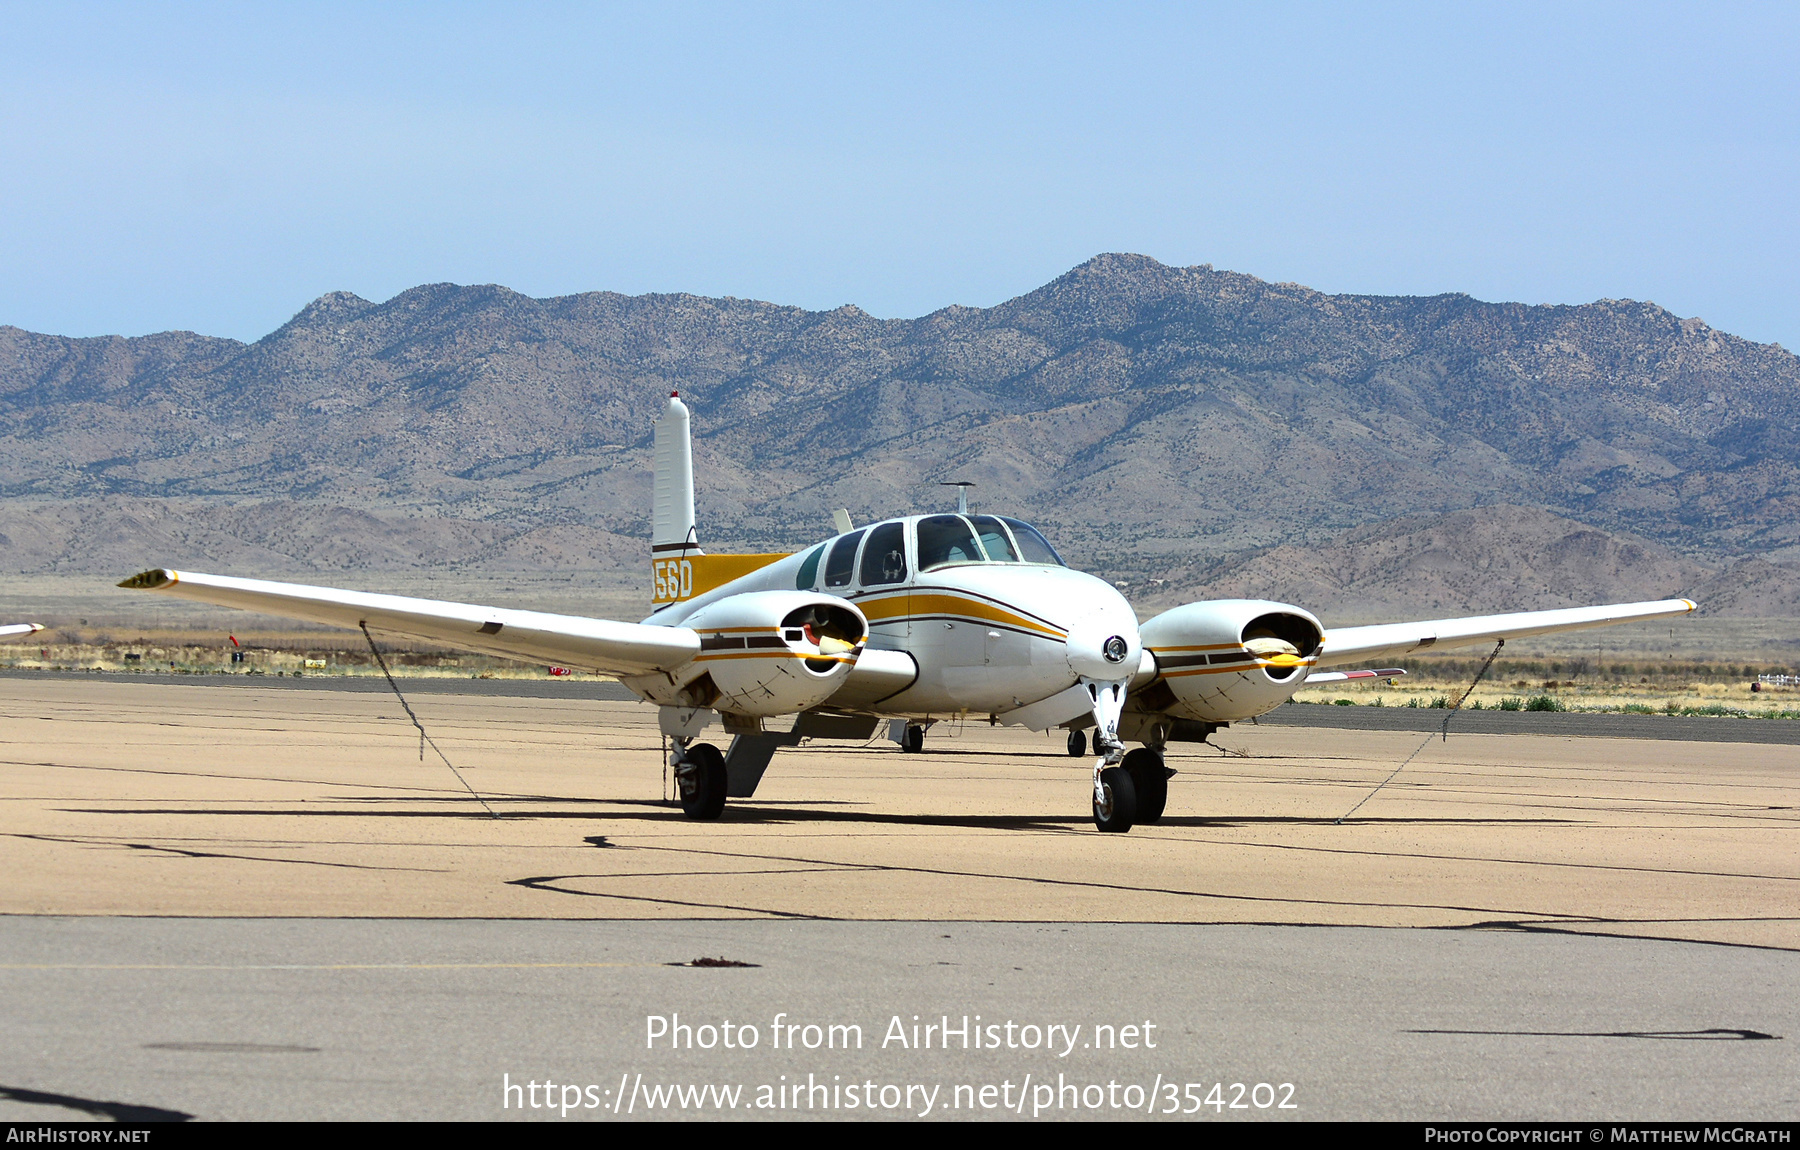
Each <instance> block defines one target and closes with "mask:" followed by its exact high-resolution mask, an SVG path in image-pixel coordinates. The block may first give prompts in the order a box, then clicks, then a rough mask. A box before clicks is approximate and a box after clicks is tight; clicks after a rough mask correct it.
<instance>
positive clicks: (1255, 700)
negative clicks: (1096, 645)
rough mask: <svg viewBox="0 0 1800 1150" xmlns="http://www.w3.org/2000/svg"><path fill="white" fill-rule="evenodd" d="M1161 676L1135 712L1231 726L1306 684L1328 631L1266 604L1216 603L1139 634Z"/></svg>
mask: <svg viewBox="0 0 1800 1150" xmlns="http://www.w3.org/2000/svg"><path fill="white" fill-rule="evenodd" d="M1138 630H1139V632H1140V633H1141V634H1142V635H1143V638H1144V646H1145V647H1146V648H1147V649H1148V650H1149V651H1150V652H1151V654H1152V655H1153V656H1154V657H1155V659H1156V669H1157V672H1158V677H1157V679H1156V681H1155V682H1154V683H1152V684H1151V685H1150V686H1149V687H1147V688H1145V689H1144V690H1142V691H1139V692H1138V693H1137V694H1136V695H1135V697H1134V703H1135V705H1136V706H1137V707H1139V708H1141V709H1143V710H1145V711H1160V712H1162V713H1164V714H1167V715H1170V716H1173V717H1174V718H1177V719H1192V720H1198V721H1200V722H1210V723H1227V722H1233V721H1235V720H1238V719H1248V718H1251V717H1253V716H1255V715H1260V714H1262V713H1264V712H1265V711H1272V710H1274V709H1275V708H1276V707H1279V706H1280V705H1281V704H1283V703H1285V702H1287V701H1288V699H1289V698H1290V697H1292V696H1293V694H1294V692H1295V691H1297V690H1299V689H1300V686H1301V684H1303V683H1305V682H1306V669H1307V668H1308V667H1310V666H1312V663H1313V659H1314V658H1315V657H1316V656H1317V655H1318V653H1319V643H1320V641H1321V640H1322V639H1323V638H1324V635H1325V628H1324V626H1323V625H1322V624H1320V622H1319V620H1318V619H1317V618H1315V617H1314V616H1313V614H1312V612H1310V611H1306V610H1303V609H1301V608H1299V607H1293V606H1289V605H1288V604H1286V603H1271V602H1269V601H1268V600H1266V599H1213V600H1209V601H1206V602H1201V603H1189V604H1187V605H1185V606H1182V607H1176V608H1174V609H1173V610H1169V611H1164V612H1163V613H1162V614H1160V615H1158V616H1157V617H1156V618H1154V619H1151V620H1150V621H1149V622H1147V623H1145V624H1143V625H1142V626H1141V627H1139V628H1138Z"/></svg>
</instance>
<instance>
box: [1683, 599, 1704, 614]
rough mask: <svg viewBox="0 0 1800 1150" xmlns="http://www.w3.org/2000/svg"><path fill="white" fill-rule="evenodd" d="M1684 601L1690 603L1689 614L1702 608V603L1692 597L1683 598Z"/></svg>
mask: <svg viewBox="0 0 1800 1150" xmlns="http://www.w3.org/2000/svg"><path fill="white" fill-rule="evenodd" d="M1682 602H1683V603H1686V604H1687V605H1688V614H1690V615H1692V614H1693V613H1694V612H1695V611H1698V610H1699V609H1700V604H1698V603H1696V602H1694V601H1693V600H1692V599H1683V600H1682Z"/></svg>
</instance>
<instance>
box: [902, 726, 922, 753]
mask: <svg viewBox="0 0 1800 1150" xmlns="http://www.w3.org/2000/svg"><path fill="white" fill-rule="evenodd" d="M900 749H901V750H903V751H905V752H906V753H907V754H909V755H916V754H918V753H919V752H920V751H923V750H924V749H925V728H924V727H922V726H920V725H919V724H918V723H908V724H906V730H905V732H904V733H903V734H901V736H900Z"/></svg>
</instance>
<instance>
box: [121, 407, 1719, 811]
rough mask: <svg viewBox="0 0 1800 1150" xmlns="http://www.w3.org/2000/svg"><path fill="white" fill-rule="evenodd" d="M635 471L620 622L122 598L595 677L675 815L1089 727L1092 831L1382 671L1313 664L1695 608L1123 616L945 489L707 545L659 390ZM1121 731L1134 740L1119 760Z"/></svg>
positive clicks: (222, 599)
mask: <svg viewBox="0 0 1800 1150" xmlns="http://www.w3.org/2000/svg"><path fill="white" fill-rule="evenodd" d="M655 468H656V475H655V497H654V534H653V539H652V548H651V550H652V565H651V566H652V571H653V573H654V580H653V581H654V594H653V603H654V610H653V611H652V612H651V615H650V617H649V618H648V619H646V620H645V621H644V622H642V623H616V622H612V621H610V620H605V619H589V618H583V617H580V616H573V615H552V614H545V613H542V612H538V611H515V610H508V609H506V608H500V607H482V606H476V605H472V604H465V603H446V602H439V601H435V600H430V599H412V598H405V597H401V596H395V595H372V594H365V593H362V592H357V591H339V590H334V589H331V588H325V587H308V586H302V585H299V584H293V583H271V582H265V581H262V580H256V579H234V578H228V577H225V576H220V575H200V574H194V573H191V572H186V571H179V572H178V571H169V570H154V571H146V572H144V573H143V574H141V575H136V576H133V577H132V578H130V579H127V580H125V581H124V582H123V583H121V584H120V586H122V587H130V588H137V589H140V590H145V591H155V592H157V593H159V594H163V595H175V596H179V597H181V598H185V599H195V600H199V601H200V602H203V603H213V604H218V605H221V606H227V607H241V608H244V609H246V610H251V611H261V612H264V613H267V614H271V615H281V616H286V617H289V618H294V619H305V620H310V621H312V622H316V623H326V624H332V625H336V626H342V627H347V628H352V629H356V628H362V627H366V628H368V629H371V630H378V631H387V632H394V633H397V634H401V635H406V636H410V637H412V638H416V639H425V640H429V641H432V642H440V643H446V644H449V645H452V646H455V647H459V648H462V649H465V650H470V651H478V652H483V653H486V654H491V655H500V656H505V657H508V658H514V659H521V660H525V661H529V662H540V663H542V662H553V663H559V664H563V665H566V666H570V667H579V668H583V669H586V670H591V671H593V672H594V673H596V674H600V675H607V676H612V677H615V678H617V679H618V680H619V681H620V682H622V683H624V684H625V686H626V687H628V688H630V689H631V690H632V691H633V692H634V693H636V694H637V695H638V696H639V697H641V698H643V699H645V700H647V701H649V702H652V703H655V704H656V705H657V706H658V708H659V710H658V715H659V719H660V723H661V728H662V731H663V733H664V734H665V735H667V736H669V738H670V740H671V741H672V745H673V747H674V751H673V760H674V762H673V766H674V771H675V777H676V779H677V781H678V783H679V790H680V794H681V805H682V808H683V810H685V811H686V812H687V814H688V815H689V816H690V817H692V818H696V819H713V818H717V817H719V815H720V813H721V812H722V811H723V809H724V806H725V800H726V799H727V798H749V797H750V796H751V795H753V794H754V793H755V791H756V786H757V783H758V782H759V781H760V780H761V778H762V775H763V772H764V771H765V770H766V769H767V767H768V765H769V760H770V758H771V757H772V756H773V755H774V752H775V750H776V748H777V747H781V746H792V745H794V744H795V743H798V742H799V741H800V740H801V739H803V738H838V739H855V740H865V739H868V738H870V737H871V736H872V735H874V733H875V731H876V729H877V727H878V725H879V723H880V722H881V721H882V720H884V719H886V720H888V721H889V723H890V726H889V734H890V736H891V737H893V738H895V740H896V741H898V742H899V743H900V744H901V746H902V747H903V748H904V749H906V750H908V751H918V750H919V749H920V748H921V746H922V745H923V741H924V736H925V731H926V729H927V728H929V727H930V726H931V725H932V724H933V723H934V722H940V721H943V720H945V719H952V718H963V717H966V716H971V715H974V716H983V717H986V718H987V719H988V720H989V721H990V722H994V723H1005V724H1014V725H1017V726H1021V727H1026V728H1029V729H1031V730H1034V731H1047V730H1049V729H1050V728H1052V727H1058V726H1060V727H1065V728H1067V729H1068V730H1069V751H1070V754H1071V755H1083V754H1085V753H1086V747H1087V736H1086V732H1087V731H1088V730H1089V729H1092V731H1093V749H1094V753H1095V754H1096V755H1097V756H1098V760H1097V761H1096V762H1095V763H1094V767H1093V780H1092V781H1093V788H1092V789H1093V808H1094V825H1095V826H1097V827H1099V829H1101V830H1103V831H1126V830H1130V829H1131V826H1132V824H1133V823H1154V822H1156V821H1157V819H1159V818H1160V817H1161V816H1162V812H1163V805H1164V802H1165V800H1166V799H1167V797H1168V778H1169V776H1170V775H1171V774H1172V773H1173V772H1172V771H1170V770H1168V769H1167V768H1165V767H1164V766H1163V755H1162V751H1163V748H1164V747H1166V746H1167V744H1168V743H1169V742H1170V741H1171V740H1191V741H1203V740H1205V739H1206V737H1207V736H1209V735H1210V734H1212V732H1214V731H1216V730H1218V729H1219V728H1220V727H1223V726H1225V725H1227V724H1229V723H1232V722H1236V721H1239V720H1243V719H1249V718H1252V717H1254V716H1256V715H1260V714H1263V713H1264V712H1266V711H1270V710H1273V709H1274V708H1276V707H1278V706H1280V705H1281V704H1282V703H1285V702H1287V700H1288V698H1289V697H1290V696H1292V695H1293V694H1294V692H1295V691H1296V690H1297V689H1299V687H1300V686H1301V685H1302V684H1304V683H1306V682H1309V681H1310V682H1318V681H1320V680H1329V679H1342V678H1347V677H1364V676H1373V675H1376V674H1381V675H1391V674H1399V673H1400V672H1397V671H1382V672H1376V671H1360V672H1359V671H1351V672H1331V671H1322V670H1314V669H1315V668H1324V667H1334V666H1342V665H1344V664H1349V663H1360V662H1366V661H1369V660H1372V659H1377V658H1384V657H1391V656H1393V655H1398V654H1403V653H1407V652H1411V651H1418V650H1421V649H1424V648H1427V647H1431V648H1442V647H1452V646H1463V645H1467V644H1473V643H1492V642H1494V641H1496V640H1498V639H1514V638H1519V637H1523V636H1527V635H1542V634H1547V633H1549V632H1552V631H1573V630H1578V629H1581V628H1587V627H1601V626H1606V625H1608V624H1612V623H1623V622H1627V621H1630V620H1639V619H1658V618H1662V617H1664V616H1670V615H1685V614H1687V613H1688V612H1691V611H1693V610H1694V607H1695V604H1694V603H1693V602H1692V601H1690V600H1687V599H1667V600H1663V601H1661V602H1656V603H1626V604H1621V605H1617V606H1610V607H1580V608H1574V609H1572V610H1562V611H1528V612H1523V613H1519V614H1512V615H1486V616H1481V617H1478V618H1466V619H1440V620H1432V621H1429V622H1422V623H1387V624H1381V625H1379V626H1371V627H1340V628H1336V629H1327V628H1326V627H1325V625H1324V624H1323V623H1321V622H1319V620H1318V618H1317V617H1315V616H1314V615H1313V614H1312V613H1311V612H1309V611H1306V610H1304V609H1302V608H1300V607H1293V606H1289V605H1287V604H1284V603H1272V602H1267V601H1264V600H1260V599H1217V600H1209V601H1205V602H1199V603H1189V604H1187V605H1186V606H1183V607H1176V608H1174V609H1173V610H1169V611H1165V612H1163V613H1162V614H1160V615H1158V616H1156V617H1155V618H1154V619H1151V620H1149V621H1148V622H1146V623H1143V624H1140V623H1139V622H1138V620H1137V615H1136V613H1135V612H1134V611H1133V610H1132V608H1131V605H1130V604H1129V603H1127V602H1126V601H1125V598H1124V596H1122V595H1120V594H1119V592H1118V591H1117V590H1116V589H1114V587H1113V586H1112V585H1111V584H1109V583H1107V582H1105V581H1103V580H1101V579H1097V578H1095V577H1094V576H1092V575H1086V574H1083V573H1082V572H1080V571H1072V570H1070V569H1069V567H1068V566H1067V565H1066V564H1065V563H1064V562H1063V561H1062V559H1061V557H1060V556H1058V555H1057V553H1056V550H1055V549H1054V548H1053V547H1051V546H1050V544H1049V542H1048V541H1047V540H1045V538H1044V537H1043V536H1042V535H1040V534H1039V533H1038V532H1037V531H1036V530H1035V529H1034V528H1032V527H1031V526H1030V525H1029V524H1027V523H1024V522H1021V521H1020V520H1017V519H1011V518H1007V517H1006V516H1001V515H987V514H971V513H969V512H968V510H967V504H966V500H965V501H964V503H963V506H962V508H961V509H959V511H958V512H957V514H954V515H910V516H906V517H903V518H899V519H889V520H886V521H884V522H881V523H877V524H875V525H874V526H872V527H863V528H853V527H852V525H851V523H850V518H849V516H848V514H846V513H845V512H842V511H840V512H838V513H837V517H836V520H837V521H836V526H837V528H838V532H839V533H838V534H837V535H836V536H835V537H834V538H831V539H828V540H826V541H825V542H823V543H820V544H819V545H817V546H815V547H810V548H807V549H806V550H804V551H801V552H799V553H797V554H793V555H708V554H706V553H705V552H704V551H702V550H701V549H700V545H699V541H698V537H697V535H696V532H695V528H694V480H693V456H692V450H691V445H690V439H689V429H688V409H687V407H686V406H685V405H684V404H683V403H682V402H681V400H680V398H679V397H678V396H676V395H671V396H670V398H669V402H668V405H667V407H666V408H664V410H663V413H662V416H661V418H660V419H658V421H657V423H656V442H655ZM965 494H966V492H965ZM782 715H795V716H797V718H796V720H795V722H794V726H793V728H792V730H790V731H765V730H764V721H765V720H767V719H772V718H774V717H776V716H782ZM715 716H716V717H717V718H718V719H719V721H720V722H721V723H722V724H723V726H724V729H725V731H726V732H727V733H728V734H730V735H731V736H732V739H731V744H730V747H729V749H728V750H727V751H726V752H725V753H723V754H721V753H720V752H719V750H718V748H716V747H714V746H713V745H712V744H710V743H703V742H699V741H698V736H699V735H700V733H701V731H702V730H703V729H704V728H705V727H706V726H707V725H708V724H709V723H710V722H712V720H713V718H714V717H715ZM1127 742H1137V743H1141V744H1142V745H1141V746H1140V747H1138V748H1136V749H1134V750H1131V751H1129V752H1128V751H1127V750H1126V748H1125V744H1126V743H1127Z"/></svg>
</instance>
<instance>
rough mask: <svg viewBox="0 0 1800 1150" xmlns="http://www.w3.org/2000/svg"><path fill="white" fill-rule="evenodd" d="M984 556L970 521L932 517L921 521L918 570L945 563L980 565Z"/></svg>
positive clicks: (938, 516) (941, 516)
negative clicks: (970, 527)
mask: <svg viewBox="0 0 1800 1150" xmlns="http://www.w3.org/2000/svg"><path fill="white" fill-rule="evenodd" d="M984 558H985V556H983V555H982V553H981V546H980V545H979V544H977V543H976V542H975V533H974V532H973V531H971V530H970V529H969V523H968V520H966V519H964V518H963V517H962V516H960V515H930V516H927V517H925V518H924V519H921V520H919V570H921V571H929V570H931V569H932V568H933V567H942V566H943V565H944V564H946V563H980V562H981V561H982V560H983V559H984Z"/></svg>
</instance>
